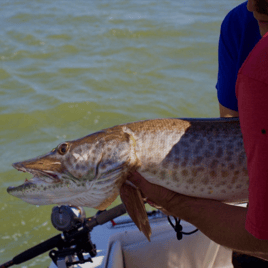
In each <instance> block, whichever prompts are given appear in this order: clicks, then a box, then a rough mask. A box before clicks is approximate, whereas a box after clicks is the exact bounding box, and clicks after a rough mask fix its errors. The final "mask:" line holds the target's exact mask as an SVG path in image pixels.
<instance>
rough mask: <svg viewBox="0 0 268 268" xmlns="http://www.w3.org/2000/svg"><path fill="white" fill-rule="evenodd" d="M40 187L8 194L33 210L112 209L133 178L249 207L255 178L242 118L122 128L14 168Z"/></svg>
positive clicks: (164, 121)
mask: <svg viewBox="0 0 268 268" xmlns="http://www.w3.org/2000/svg"><path fill="white" fill-rule="evenodd" d="M13 166H14V167H15V168H16V169H18V170H19V171H24V172H30V173H32V174H33V175H34V178H33V179H30V180H28V181H27V182H25V183H24V184H22V185H21V186H18V187H9V188H8V192H9V193H10V194H12V195H14V196H16V197H19V198H21V199H23V200H24V201H26V202H29V203H32V204H37V205H43V204H44V205H45V204H69V205H79V206H88V207H95V208H98V209H105V208H106V207H107V206H108V205H110V204H111V203H112V202H113V200H114V199H115V198H116V197H117V196H118V195H119V189H120V188H121V186H122V184H123V183H124V182H125V181H126V179H127V176H128V175H129V174H130V173H132V172H133V171H137V172H139V173H140V174H141V175H142V176H144V177H145V178H146V179H147V180H148V181H149V182H151V183H154V184H158V185H161V186H163V187H165V188H168V189H171V190H173V191H175V192H178V193H181V194H184V195H189V196H195V197H201V198H209V199H215V200H219V201H222V202H228V203H235V202H244V201H247V198H248V174H247V169H246V156H245V152H244V147H243V140H242V134H241V131H240V125H239V120H238V119H237V118H215V119H154V120H146V121H139V122H133V123H128V124H123V125H118V126H115V127H112V128H108V129H104V130H102V131H100V132H97V133H93V134H91V135H88V136H86V137H83V138H81V139H78V140H74V141H68V142H64V143H62V144H60V145H59V146H57V148H55V149H53V150H52V151H51V152H49V153H48V154H46V155H43V156H41V157H37V158H33V159H30V160H27V161H23V162H18V163H14V164H13Z"/></svg>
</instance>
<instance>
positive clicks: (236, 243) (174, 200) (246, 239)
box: [128, 173, 268, 260]
mask: <svg viewBox="0 0 268 268" xmlns="http://www.w3.org/2000/svg"><path fill="white" fill-rule="evenodd" d="M128 180H130V181H131V182H132V183H133V184H135V185H136V186H137V187H138V188H139V189H140V190H141V192H142V194H143V196H144V197H147V198H148V199H149V200H150V201H149V204H150V203H151V204H152V203H153V204H154V206H155V205H157V206H159V207H161V208H162V210H163V211H164V212H165V213H166V214H169V215H173V216H175V217H178V218H180V219H183V220H185V221H188V222H190V223H191V224H193V225H194V226H196V227H197V228H198V229H199V230H200V231H201V232H202V233H204V234H205V235H206V236H208V237H209V238H210V239H212V240H213V241H215V242H216V243H218V244H220V245H223V246H225V247H228V248H231V249H234V250H236V251H239V252H242V253H246V254H249V255H252V256H255V257H259V258H262V259H266V260H268V241H267V240H259V239H257V238H255V237H254V236H252V235H251V234H250V233H248V232H247V231H246V230H245V219H246V213H247V209H246V208H243V207H236V206H231V205H227V204H223V203H221V202H218V201H214V200H209V199H201V198H194V197H189V196H185V195H181V194H178V193H175V192H173V191H170V190H168V189H166V188H163V187H161V186H158V185H155V184H151V183H149V182H148V181H146V180H145V179H144V178H143V177H142V176H141V175H139V174H138V173H135V174H134V175H133V176H132V177H131V178H129V179H128Z"/></svg>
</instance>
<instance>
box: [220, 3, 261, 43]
mask: <svg viewBox="0 0 268 268" xmlns="http://www.w3.org/2000/svg"><path fill="white" fill-rule="evenodd" d="M252 26H253V27H252ZM256 28H257V29H258V25H257V23H256V20H255V19H254V17H253V14H252V12H249V11H248V10H247V2H244V3H242V4H240V5H239V6H237V7H235V8H234V9H232V10H231V11H230V12H229V13H228V14H227V15H226V17H225V18H224V20H223V22H222V25H221V35H227V36H229V37H233V38H234V39H241V37H242V35H243V33H244V32H251V31H256Z"/></svg>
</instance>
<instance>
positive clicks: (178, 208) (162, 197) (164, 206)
mask: <svg viewBox="0 0 268 268" xmlns="http://www.w3.org/2000/svg"><path fill="white" fill-rule="evenodd" d="M127 180H128V181H130V182H131V183H133V184H134V185H135V186H136V187H138V188H139V190H140V191H141V193H142V196H143V197H144V199H145V200H146V201H147V203H148V204H149V205H151V206H153V207H155V208H157V209H160V210H161V211H163V212H164V213H165V214H167V215H172V216H176V217H180V215H181V213H183V211H184V210H185V208H186V207H187V205H186V202H187V201H189V199H191V198H190V197H188V196H185V195H181V194H178V193H176V192H173V191H171V190H168V189H166V188H164V187H162V186H159V185H156V184H152V183H150V182H148V181H147V180H146V179H144V178H143V177H142V176H141V175H140V174H139V173H138V172H135V173H133V174H132V176H131V177H129V178H128V179H127Z"/></svg>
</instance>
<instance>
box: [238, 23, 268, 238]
mask: <svg viewBox="0 0 268 268" xmlns="http://www.w3.org/2000/svg"><path fill="white" fill-rule="evenodd" d="M267 25H268V22H267ZM236 96H237V99H238V110H239V119H240V124H241V130H242V134H243V140H244V147H245V151H246V155H247V167H248V173H249V178H250V186H249V205H248V213H247V219H246V229H247V230H248V231H249V232H250V233H251V234H252V235H254V236H255V237H257V238H258V239H268V213H267V212H268V136H267V135H268V33H266V34H265V35H264V37H263V38H262V39H261V40H260V41H259V42H258V44H257V45H256V46H255V48H254V49H253V50H252V51H251V53H250V54H249V56H248V57H247V59H246V60H245V62H244V64H243V65H242V67H241V68H240V70H239V73H238V78H237V82H236Z"/></svg>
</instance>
